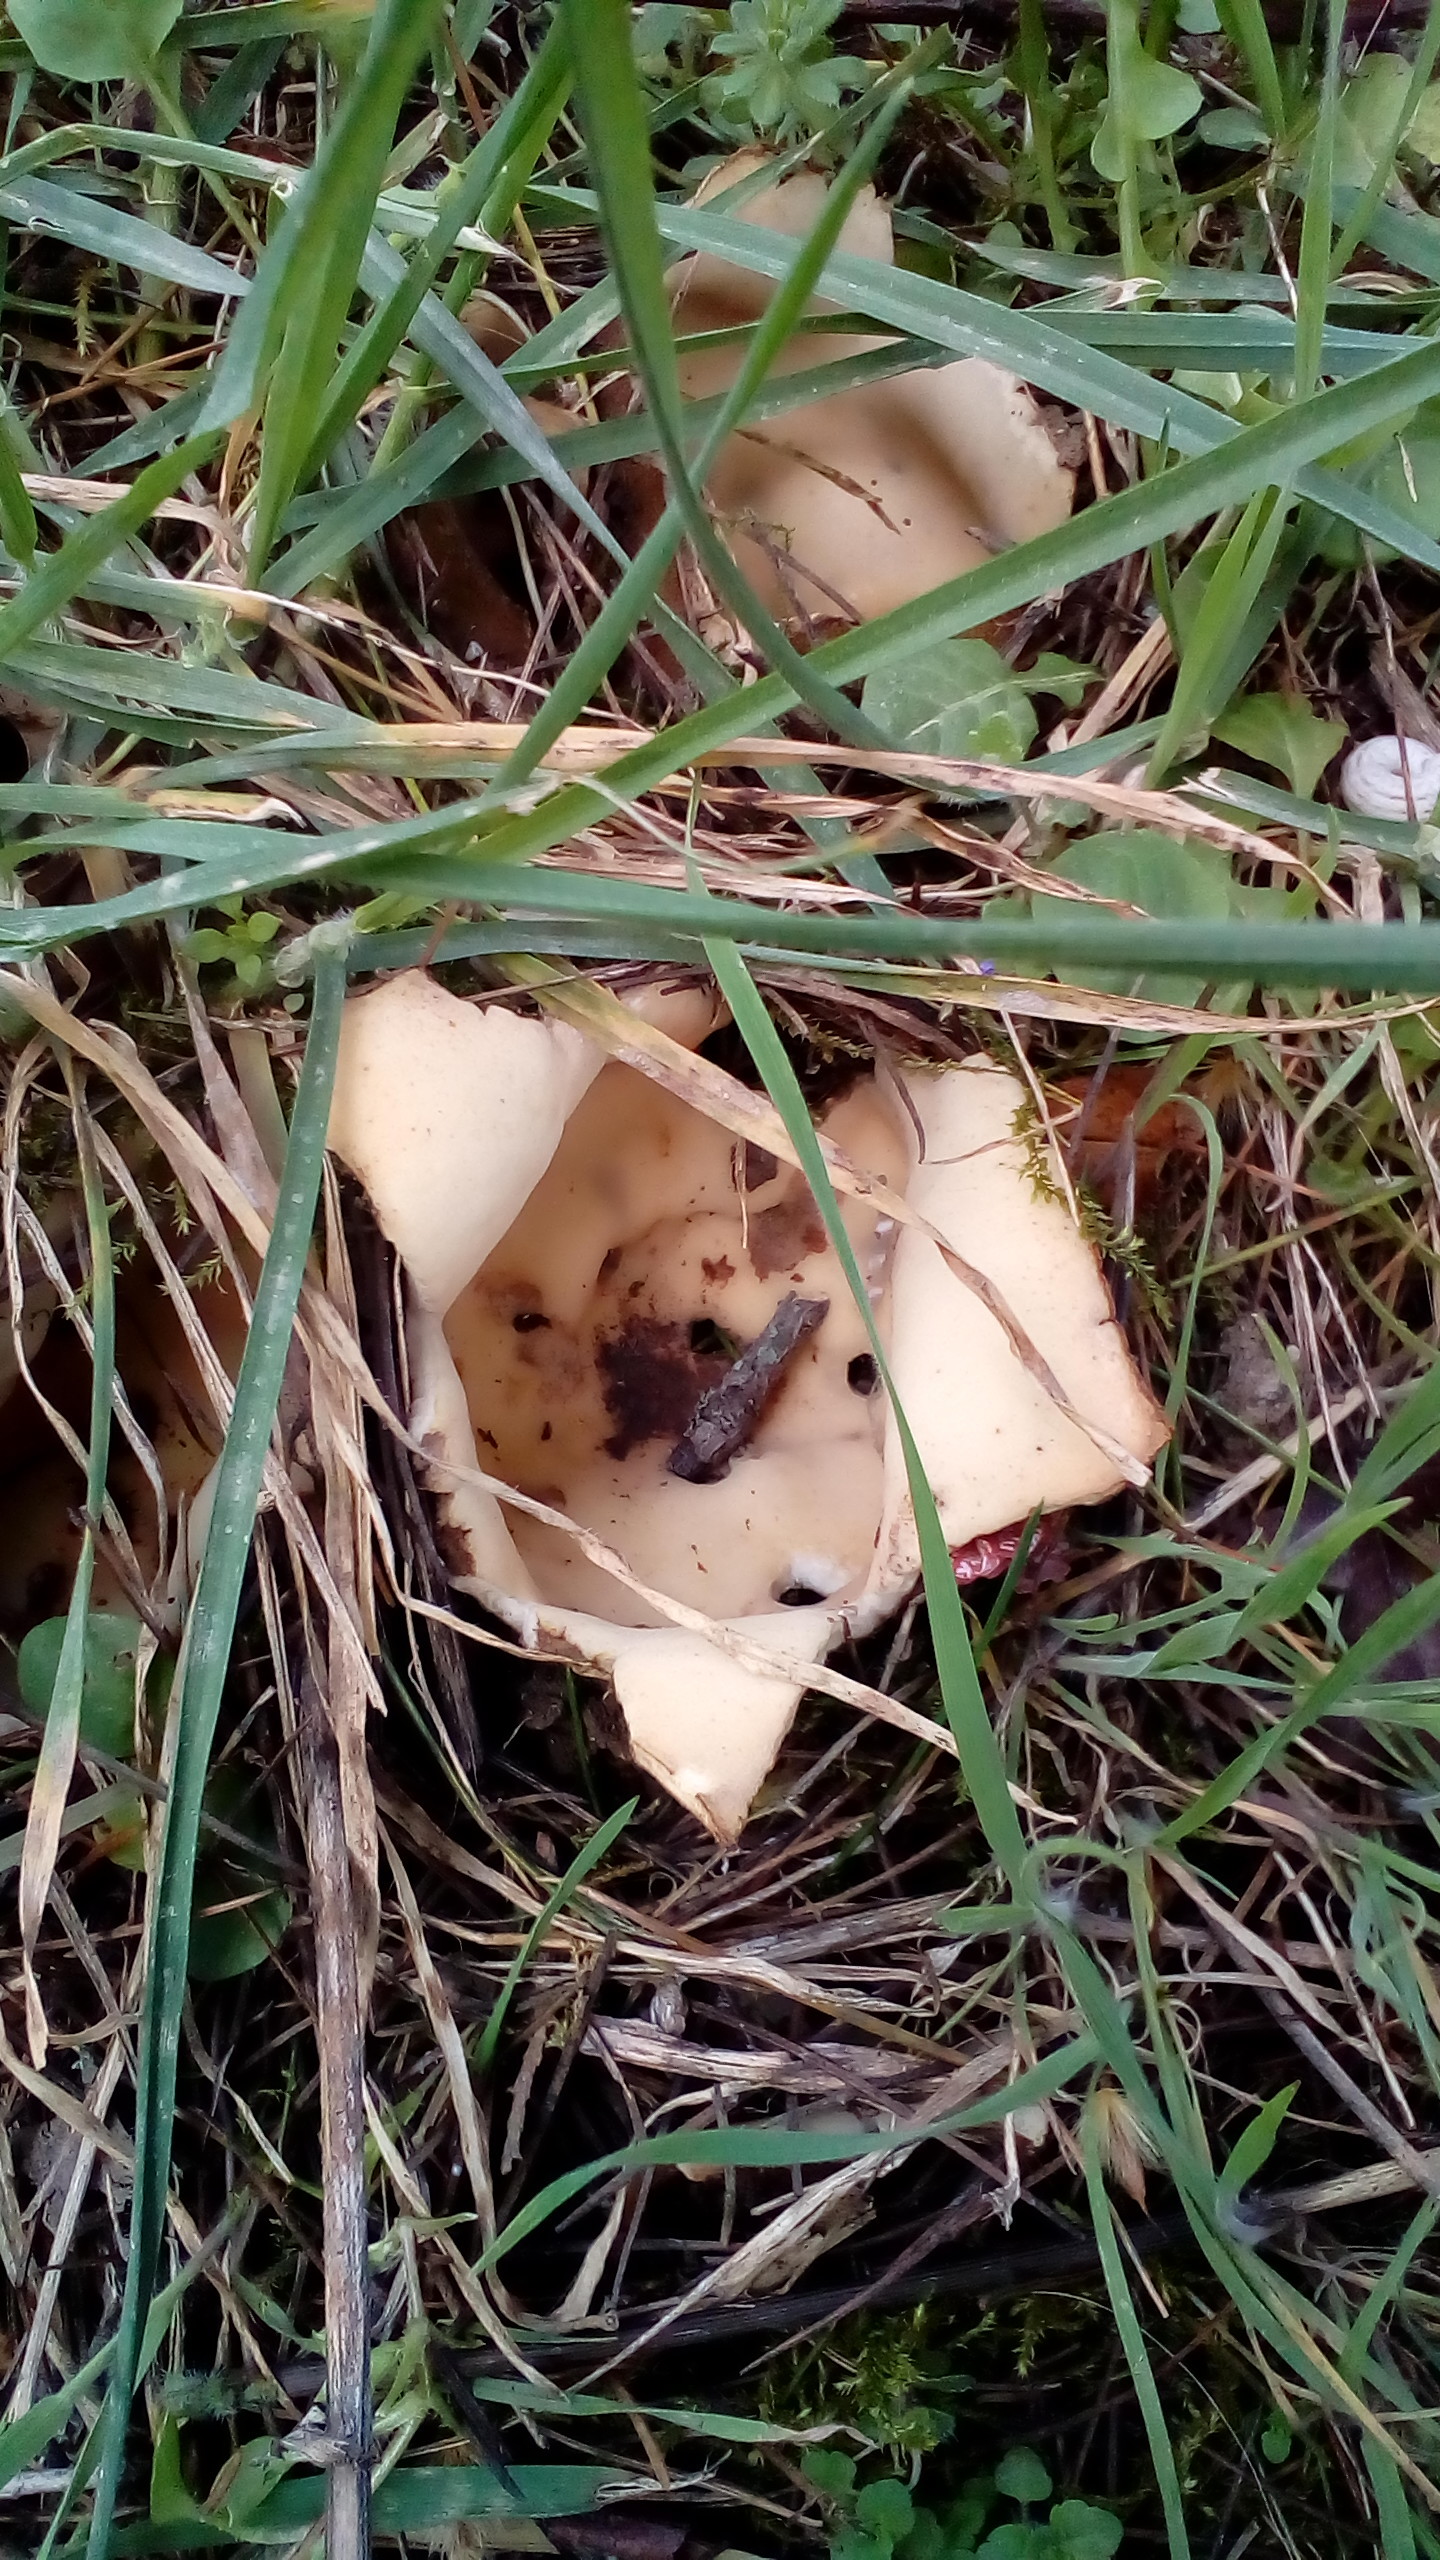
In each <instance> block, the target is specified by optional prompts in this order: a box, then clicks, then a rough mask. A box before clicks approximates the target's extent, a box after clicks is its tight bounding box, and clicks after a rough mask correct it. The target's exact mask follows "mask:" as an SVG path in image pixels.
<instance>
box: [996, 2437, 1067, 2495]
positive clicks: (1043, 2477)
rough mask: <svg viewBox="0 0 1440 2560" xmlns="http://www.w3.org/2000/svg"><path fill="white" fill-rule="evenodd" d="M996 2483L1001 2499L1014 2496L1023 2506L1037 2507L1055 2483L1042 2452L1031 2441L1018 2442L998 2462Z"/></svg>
mask: <svg viewBox="0 0 1440 2560" xmlns="http://www.w3.org/2000/svg"><path fill="white" fill-rule="evenodd" d="M995 2486H996V2488H997V2489H998V2490H999V2492H1000V2495H1001V2497H1002V2498H1014V2499H1015V2500H1016V2502H1017V2504H1018V2505H1020V2506H1022V2507H1038V2506H1039V2505H1040V2504H1041V2503H1042V2501H1043V2500H1044V2499H1046V2498H1048V2497H1049V2495H1050V2492H1051V2489H1052V2487H1053V2486H1054V2483H1053V2482H1052V2480H1051V2478H1050V2474H1049V2472H1048V2471H1047V2470H1046V2468H1045V2465H1044V2463H1043V2462H1042V2461H1041V2459H1040V2456H1039V2454H1038V2453H1035V2452H1032V2450H1031V2448H1030V2446H1029V2445H1028V2444H1017V2445H1016V2446H1015V2447H1014V2448H1013V2449H1012V2451H1011V2452H1009V2453H1007V2454H1006V2455H1005V2456H1004V2458H1003V2459H1002V2460H1001V2461H999V2462H997V2463H996V2465H995Z"/></svg>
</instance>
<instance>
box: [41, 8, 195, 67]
mask: <svg viewBox="0 0 1440 2560" xmlns="http://www.w3.org/2000/svg"><path fill="white" fill-rule="evenodd" d="M179 15H180V0H10V17H11V20H12V23H13V24H14V26H15V28H16V30H17V32H18V33H19V34H20V35H22V36H23V37H24V39H25V42H26V43H27V44H28V46H29V47H30V50H31V52H32V53H33V54H34V56H35V59H36V61H37V62H38V63H39V65H40V68H41V70H42V71H53V72H54V74H55V76H56V78H57V79H59V80H126V79H129V78H131V77H133V75H134V73H135V72H136V70H137V69H138V68H139V66H140V65H142V64H143V63H146V62H148V61H150V60H151V59H152V57H153V56H154V55H155V54H156V53H157V52H158V50H159V48H160V46H161V45H162V44H163V43H164V41H165V39H166V37H167V36H168V34H169V33H170V30H171V28H172V27H173V26H174V24H175V21H176V19H177V18H178V17H179Z"/></svg>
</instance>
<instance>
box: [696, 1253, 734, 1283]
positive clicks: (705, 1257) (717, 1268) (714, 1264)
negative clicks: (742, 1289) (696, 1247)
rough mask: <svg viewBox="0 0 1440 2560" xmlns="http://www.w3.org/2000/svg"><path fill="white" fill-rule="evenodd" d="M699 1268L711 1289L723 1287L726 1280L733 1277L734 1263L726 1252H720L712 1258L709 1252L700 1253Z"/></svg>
mask: <svg viewBox="0 0 1440 2560" xmlns="http://www.w3.org/2000/svg"><path fill="white" fill-rule="evenodd" d="M700 1268H701V1270H702V1271H703V1272H704V1274H705V1277H706V1279H707V1280H708V1281H709V1283H710V1286H711V1288H712V1289H723V1288H724V1286H725V1283H726V1281H727V1280H733V1279H734V1277H735V1265H734V1263H733V1262H732V1261H731V1259H730V1256H729V1254H728V1253H722V1254H720V1255H719V1256H718V1257H717V1258H716V1259H714V1260H712V1259H711V1257H710V1255H709V1254H702V1255H701V1257H700Z"/></svg>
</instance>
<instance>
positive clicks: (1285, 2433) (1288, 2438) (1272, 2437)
mask: <svg viewBox="0 0 1440 2560" xmlns="http://www.w3.org/2000/svg"><path fill="white" fill-rule="evenodd" d="M1294 2441H1295V2439H1294V2436H1293V2435H1292V2434H1291V2432H1290V2429H1289V2427H1288V2426H1287V2425H1286V2423H1285V2420H1284V2419H1283V2418H1282V2417H1281V2415H1280V2412H1279V2410H1278V2409H1277V2410H1276V2412H1275V2414H1274V2416H1273V2417H1272V2418H1270V2419H1268V2420H1267V2422H1266V2426H1265V2430H1264V2433H1263V2434H1262V2436H1261V2438H1260V2450H1261V2452H1262V2453H1263V2454H1264V2456H1265V2459H1266V2461H1267V2462H1285V2461H1288V2459H1289V2456H1290V2448H1291V2446H1292V2445H1293V2444H1294Z"/></svg>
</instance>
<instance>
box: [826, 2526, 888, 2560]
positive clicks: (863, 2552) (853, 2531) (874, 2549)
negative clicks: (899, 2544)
mask: <svg viewBox="0 0 1440 2560" xmlns="http://www.w3.org/2000/svg"><path fill="white" fill-rule="evenodd" d="M893 2550H894V2544H893V2543H890V2542H882V2541H881V2540H880V2538H879V2536H878V2535H877V2534H873V2533H861V2531H860V2530H859V2528H858V2526H856V2525H853V2524H845V2525H842V2526H841V2528H840V2530H839V2532H838V2533H837V2534H836V2535H835V2537H834V2539H833V2540H832V2542H831V2545H830V2560H891V2553H892V2552H893Z"/></svg>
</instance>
